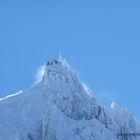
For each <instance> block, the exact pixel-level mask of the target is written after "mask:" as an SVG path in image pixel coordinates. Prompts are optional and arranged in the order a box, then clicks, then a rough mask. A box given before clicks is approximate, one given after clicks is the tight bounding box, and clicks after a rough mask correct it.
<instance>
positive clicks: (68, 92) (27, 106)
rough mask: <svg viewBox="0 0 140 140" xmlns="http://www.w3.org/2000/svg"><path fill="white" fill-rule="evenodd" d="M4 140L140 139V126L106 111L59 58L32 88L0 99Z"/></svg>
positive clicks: (115, 110)
mask: <svg viewBox="0 0 140 140" xmlns="http://www.w3.org/2000/svg"><path fill="white" fill-rule="evenodd" d="M0 140H140V125H139V124H138V123H137V122H136V120H135V119H134V117H133V116H132V115H131V114H130V113H129V112H128V111H127V110H126V109H123V108H121V107H119V106H118V105H116V104H115V103H112V105H111V108H105V107H104V106H102V105H101V104H100V103H99V102H98V101H97V100H96V98H95V97H94V96H93V94H92V93H90V90H88V89H87V87H85V85H83V84H82V83H81V82H80V81H79V79H78V78H77V76H76V75H75V73H74V72H73V70H72V69H71V68H70V66H69V65H68V64H67V62H66V61H65V60H64V59H63V58H59V59H56V60H53V61H49V62H48V63H47V64H46V65H45V67H44V74H43V76H42V79H41V80H40V81H39V82H38V83H37V84H36V85H34V86H33V87H32V88H30V89H28V90H26V91H23V92H20V93H18V94H15V95H14V96H8V97H6V98H3V99H1V100H0Z"/></svg>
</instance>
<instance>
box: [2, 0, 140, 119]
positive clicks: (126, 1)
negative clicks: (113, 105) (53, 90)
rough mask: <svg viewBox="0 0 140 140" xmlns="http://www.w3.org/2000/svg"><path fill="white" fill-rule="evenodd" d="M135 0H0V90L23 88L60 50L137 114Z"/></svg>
mask: <svg viewBox="0 0 140 140" xmlns="http://www.w3.org/2000/svg"><path fill="white" fill-rule="evenodd" d="M139 7H140V1H138V0H133V1H132V0H131V1H130V0H123V1H122V0H117V1H112V0H110V1H109V0H107V1H101V0H98V1H97V0H95V1H93V0H90V1H88V0H84V1H83V0H70V1H66V0H65V1H62V0H59V1H58V0H48V1H45V0H38V1H37V0H34V1H32V0H24V1H22V0H21V1H19V0H17V1H15V0H12V1H10V0H5V1H2V0H1V1H0V64H1V68H0V96H1V97H2V96H5V95H7V94H9V93H14V92H16V91H18V90H20V89H26V88H28V87H29V86H30V85H31V84H32V83H33V82H34V80H35V75H36V73H37V70H38V67H39V66H40V65H42V64H43V63H44V62H45V61H48V60H50V59H53V58H56V57H58V55H59V52H60V51H61V52H62V54H63V56H64V57H65V58H66V59H67V61H68V62H69V63H70V64H71V65H72V67H73V68H74V70H75V71H76V72H77V74H78V76H79V77H80V79H82V80H83V81H84V82H85V83H86V84H87V85H89V87H90V88H91V89H92V90H93V92H94V94H95V95H96V96H97V97H98V98H99V99H100V100H101V101H103V102H105V103H106V104H108V103H109V102H111V100H113V101H116V102H117V103H119V104H120V105H121V106H124V107H127V108H128V109H129V110H130V111H131V112H133V114H134V115H135V116H136V118H137V119H138V120H140V110H139V106H140V102H139V99H140V88H139V86H140V85H139V84H140V39H139V38H140V18H139V15H140V8H139Z"/></svg>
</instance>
